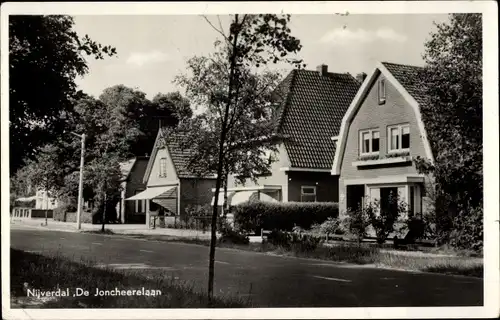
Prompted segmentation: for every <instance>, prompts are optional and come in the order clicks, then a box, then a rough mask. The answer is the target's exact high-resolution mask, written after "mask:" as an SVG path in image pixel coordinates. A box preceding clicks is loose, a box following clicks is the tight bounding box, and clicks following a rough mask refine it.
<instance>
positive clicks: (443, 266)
mask: <svg viewBox="0 0 500 320" xmlns="http://www.w3.org/2000/svg"><path fill="white" fill-rule="evenodd" d="M375 264H377V265H381V266H388V267H393V268H398V269H405V270H414V271H424V272H434V273H443V274H449V275H461V276H469V277H477V278H483V259H482V258H472V257H463V256H438V255H436V256H429V255H426V256H414V255H403V254H394V253H392V252H381V253H380V254H379V255H378V257H377V261H376V262H375Z"/></svg>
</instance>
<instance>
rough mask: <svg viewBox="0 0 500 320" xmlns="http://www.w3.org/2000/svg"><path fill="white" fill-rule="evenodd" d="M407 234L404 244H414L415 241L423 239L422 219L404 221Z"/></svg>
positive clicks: (423, 226) (412, 218) (414, 217)
mask: <svg viewBox="0 0 500 320" xmlns="http://www.w3.org/2000/svg"><path fill="white" fill-rule="evenodd" d="M406 228H407V229H408V233H407V234H406V237H405V243H415V241H416V240H417V239H423V238H425V221H424V219H423V218H422V217H416V216H413V217H409V218H408V220H406Z"/></svg>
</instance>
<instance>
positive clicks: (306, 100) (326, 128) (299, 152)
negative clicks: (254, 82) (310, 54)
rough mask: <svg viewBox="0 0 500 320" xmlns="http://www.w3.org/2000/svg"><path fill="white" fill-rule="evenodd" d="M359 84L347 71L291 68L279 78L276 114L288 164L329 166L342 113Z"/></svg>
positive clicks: (320, 167)
mask: <svg viewBox="0 0 500 320" xmlns="http://www.w3.org/2000/svg"><path fill="white" fill-rule="evenodd" d="M359 87H360V84H359V82H358V81H356V79H355V78H354V77H353V76H351V75H350V74H340V73H330V72H329V73H328V74H326V75H323V76H322V75H321V74H320V73H319V72H318V71H309V70H293V71H292V72H291V73H290V74H289V75H288V76H287V77H286V78H285V80H284V81H283V83H282V85H281V89H282V90H281V92H282V93H283V94H285V99H284V101H283V105H284V108H283V107H281V108H280V109H279V110H278V112H277V114H278V119H279V120H280V122H279V123H280V127H279V128H280V129H279V131H280V133H281V134H284V135H288V136H289V137H290V140H288V141H286V142H285V147H286V150H287V152H288V155H289V158H290V162H291V163H290V164H291V166H292V167H297V168H314V169H329V168H331V166H332V162H333V157H334V155H335V142H334V141H333V140H332V137H334V136H337V135H338V134H339V130H340V125H341V122H342V118H343V117H344V114H345V112H346V111H347V109H348V108H349V105H350V104H351V102H352V100H353V99H354V96H355V95H356V93H357V91H358V89H359Z"/></svg>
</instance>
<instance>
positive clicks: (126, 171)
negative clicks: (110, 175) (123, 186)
mask: <svg viewBox="0 0 500 320" xmlns="http://www.w3.org/2000/svg"><path fill="white" fill-rule="evenodd" d="M135 160H136V158H131V159H128V160H126V161H124V162H120V163H119V165H120V171H121V173H122V181H124V180H127V179H128V176H129V175H130V172H131V171H132V168H133V166H134V164H135Z"/></svg>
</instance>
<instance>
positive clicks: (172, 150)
mask: <svg viewBox="0 0 500 320" xmlns="http://www.w3.org/2000/svg"><path fill="white" fill-rule="evenodd" d="M166 134H167V129H166V128H160V130H159V131H158V134H157V136H156V140H155V143H154V146H153V151H152V152H151V157H150V158H149V162H148V166H147V168H146V173H145V174H144V181H143V182H144V183H147V181H148V179H149V175H150V174H151V170H152V168H153V164H154V162H155V158H156V155H157V153H158V150H160V149H162V148H164V146H163V141H162V140H164V141H166V147H167V149H168V153H169V155H170V158H171V159H172V163H173V164H174V169H175V172H176V174H177V177H178V178H179V179H180V178H195V177H197V176H196V174H195V173H193V172H192V171H191V170H189V168H188V165H189V161H190V158H191V155H192V153H193V151H192V150H191V149H189V148H185V147H184V148H183V147H181V141H182V138H183V134H182V133H176V132H172V133H170V134H169V136H168V138H167V139H164V138H165V137H166ZM205 178H207V179H210V178H212V177H205Z"/></svg>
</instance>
